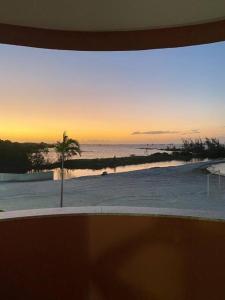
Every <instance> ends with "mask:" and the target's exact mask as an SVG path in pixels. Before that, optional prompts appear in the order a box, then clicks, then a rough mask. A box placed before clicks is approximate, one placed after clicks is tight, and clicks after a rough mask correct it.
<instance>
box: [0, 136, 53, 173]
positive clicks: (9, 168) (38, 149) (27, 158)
mask: <svg viewBox="0 0 225 300" xmlns="http://www.w3.org/2000/svg"><path fill="white" fill-rule="evenodd" d="M48 147H49V145H47V144H45V143H39V144H37V143H16V142H11V141H8V140H6V141H3V140H0V172H1V173H25V172H27V171H29V170H32V169H37V170H38V169H42V168H43V167H44V164H45V159H44V154H43V152H45V151H47V150H46V149H47V148H48Z"/></svg>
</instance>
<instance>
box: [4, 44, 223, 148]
mask: <svg viewBox="0 0 225 300" xmlns="http://www.w3.org/2000/svg"><path fill="white" fill-rule="evenodd" d="M224 54H225V43H214V44H209V45H202V46H193V47H185V48H175V49H162V50H151V51H139V52H134V51H133V52H95V53H94V52H76V51H57V50H44V49H34V48H26V47H18V46H9V45H0V65H1V71H0V101H1V102H0V103H1V108H2V109H1V120H0V136H2V138H10V139H14V140H28V141H31V140H34V141H36V140H46V141H52V140H55V139H56V138H57V137H58V136H59V135H60V134H61V131H63V130H65V129H66V130H67V131H68V132H69V133H70V134H71V135H72V136H75V137H77V138H78V139H80V140H81V141H82V142H89V141H93V140H94V141H96V142H101V141H104V142H105V141H107V142H109V143H110V142H112V143H114V142H115V143H116V142H127V143H133V142H144V143H145V142H160V141H162V142H176V141H179V140H180V139H181V138H182V137H183V136H184V135H185V136H188V137H189V136H190V137H193V138H195V137H200V136H202V137H204V136H206V135H207V136H217V137H219V138H221V139H224V137H225V127H224V126H225V120H224V116H225V89H224V79H225V55H224ZM133 132H139V134H136V135H133V134H132V133H133Z"/></svg>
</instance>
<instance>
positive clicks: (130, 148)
mask: <svg viewBox="0 0 225 300" xmlns="http://www.w3.org/2000/svg"><path fill="white" fill-rule="evenodd" d="M166 147H167V145H165V144H159V145H156V144H154V145H152V144H148V145H146V144H132V145H124V144H120V145H81V149H82V151H83V152H82V156H81V157H79V158H81V159H84V158H110V157H114V156H116V157H124V156H131V155H150V154H154V153H156V152H166V151H165V150H159V149H165V148H166ZM143 148H144V149H143ZM146 148H147V149H146ZM75 158H76V157H75ZM77 158H78V157H77ZM48 159H49V160H50V161H54V160H56V159H57V155H56V153H55V152H54V151H50V153H49V154H48ZM182 164H185V162H181V161H170V162H157V163H146V164H140V165H132V166H124V167H117V168H112V169H111V168H106V169H101V170H91V169H84V170H83V169H76V170H65V178H67V179H70V178H75V177H81V176H93V175H101V174H102V172H103V171H107V173H121V172H128V171H135V170H142V169H148V168H155V167H169V166H179V165H182ZM59 178H60V170H59V169H54V179H55V180H58V179H59Z"/></svg>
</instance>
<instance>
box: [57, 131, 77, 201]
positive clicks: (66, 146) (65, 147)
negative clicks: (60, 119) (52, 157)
mask: <svg viewBox="0 0 225 300" xmlns="http://www.w3.org/2000/svg"><path fill="white" fill-rule="evenodd" d="M55 150H56V152H57V153H58V154H59V155H60V157H59V160H60V169H61V197H60V207H63V185H64V163H65V161H66V160H68V159H69V158H70V157H72V156H75V155H81V149H80V144H79V142H78V141H77V140H74V139H70V138H69V137H68V136H67V135H66V132H64V133H63V139H62V142H57V143H56V145H55Z"/></svg>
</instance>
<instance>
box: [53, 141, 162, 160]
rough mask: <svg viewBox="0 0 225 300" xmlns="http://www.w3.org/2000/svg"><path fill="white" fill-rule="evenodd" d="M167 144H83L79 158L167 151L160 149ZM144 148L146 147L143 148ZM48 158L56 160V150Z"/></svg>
mask: <svg viewBox="0 0 225 300" xmlns="http://www.w3.org/2000/svg"><path fill="white" fill-rule="evenodd" d="M166 147H167V145H165V144H159V145H156V144H154V145H153V144H148V145H146V144H132V145H127V144H113V145H103V144H102V145H101V144H99V145H90V144H85V145H81V150H82V155H81V157H79V158H81V159H82V158H83V159H84V158H109V157H114V156H116V157H124V156H131V155H150V154H153V153H156V152H165V151H161V150H158V149H165V148H166ZM143 148H144V149H143ZM48 158H49V159H50V160H51V161H52V160H53V161H54V160H55V159H56V158H57V156H56V154H55V153H54V151H52V150H51V151H50V153H49V155H48Z"/></svg>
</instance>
